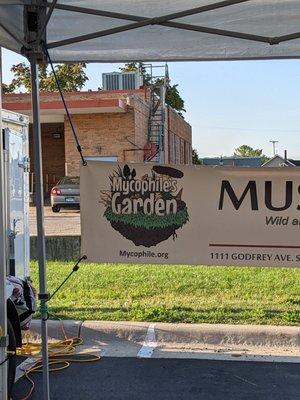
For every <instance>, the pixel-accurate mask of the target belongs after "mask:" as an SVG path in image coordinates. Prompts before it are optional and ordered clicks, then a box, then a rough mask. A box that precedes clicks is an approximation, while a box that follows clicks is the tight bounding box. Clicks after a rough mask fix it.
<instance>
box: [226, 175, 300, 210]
mask: <svg viewBox="0 0 300 400" xmlns="http://www.w3.org/2000/svg"><path fill="white" fill-rule="evenodd" d="M264 186H265V187H264V202H265V206H266V207H267V208H268V209H269V210H271V211H284V210H287V209H288V208H289V207H290V206H291V205H292V201H293V182H292V181H286V182H285V194H283V197H284V198H283V202H282V204H283V205H282V206H280V207H275V206H274V205H273V204H272V181H265V185H264ZM298 192H299V193H300V186H299V187H298ZM225 193H226V194H227V195H228V197H229V199H230V200H231V203H232V205H233V207H234V208H235V209H236V210H238V209H239V208H240V207H241V205H242V203H243V201H244V199H245V197H246V196H247V195H249V196H250V204H251V209H252V210H254V211H257V210H258V205H259V204H258V196H257V184H256V181H249V182H248V183H247V185H246V187H245V189H244V191H243V193H242V195H241V197H240V198H238V196H237V195H236V193H235V191H234V189H233V187H232V186H231V183H230V182H229V181H228V180H224V181H222V185H221V192H220V199H219V210H223V206H224V197H225ZM297 210H300V205H298V206H297Z"/></svg>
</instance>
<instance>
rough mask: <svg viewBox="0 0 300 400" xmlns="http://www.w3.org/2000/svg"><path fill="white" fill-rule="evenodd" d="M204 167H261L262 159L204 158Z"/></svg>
mask: <svg viewBox="0 0 300 400" xmlns="http://www.w3.org/2000/svg"><path fill="white" fill-rule="evenodd" d="M202 164H203V165H208V166H212V167H216V166H222V167H261V157H235V156H233V157H212V158H203V159H202Z"/></svg>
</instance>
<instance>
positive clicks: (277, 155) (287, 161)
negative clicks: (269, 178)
mask: <svg viewBox="0 0 300 400" xmlns="http://www.w3.org/2000/svg"><path fill="white" fill-rule="evenodd" d="M277 157H279V158H280V159H281V160H282V161H283V162H285V163H287V164H290V165H291V166H292V167H296V165H295V164H293V163H292V162H291V161H290V160H289V159H286V160H285V159H284V157H282V156H280V155H279V154H275V156H273V157H272V158H270V160H268V161H266V162H265V163H264V164H262V167H265V166H266V165H268V164H269V163H270V162H272V161H273V160H275V158H277Z"/></svg>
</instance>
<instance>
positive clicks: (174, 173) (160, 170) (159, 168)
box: [152, 165, 183, 179]
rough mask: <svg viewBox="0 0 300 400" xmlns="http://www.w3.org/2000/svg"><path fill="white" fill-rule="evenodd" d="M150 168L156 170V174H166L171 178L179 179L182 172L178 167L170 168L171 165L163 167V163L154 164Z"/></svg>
mask: <svg viewBox="0 0 300 400" xmlns="http://www.w3.org/2000/svg"><path fill="white" fill-rule="evenodd" d="M152 170H153V171H154V172H156V173H157V174H160V175H167V176H170V177H171V178H177V179H180V178H182V177H183V172H181V171H180V170H179V169H176V168H172V167H165V166H163V165H154V166H153V167H152Z"/></svg>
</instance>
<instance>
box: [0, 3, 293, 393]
mask: <svg viewBox="0 0 300 400" xmlns="http://www.w3.org/2000/svg"><path fill="white" fill-rule="evenodd" d="M0 46H2V47H5V48H7V49H10V50H13V51H15V52H17V53H20V54H23V55H25V56H26V57H27V58H28V59H29V61H30V63H31V69H32V106H33V131H34V151H35V169H36V188H37V193H36V200H37V219H38V248H39V271H40V294H41V296H40V299H41V302H42V306H45V304H46V302H47V286H46V274H45V271H46V269H45V242H44V225H43V219H44V216H43V191H42V165H41V130H40V117H39V95H38V93H39V89H38V78H37V64H38V62H40V61H45V60H46V57H45V54H44V53H45V51H46V48H47V50H48V52H49V55H50V57H51V59H52V61H53V62H126V61H187V60H197V61H205V60H250V59H280V58H300V1H299V0H224V1H217V0H185V1H180V0H164V1H162V0H151V1H150V0H114V1H112V0H84V1H80V0H78V1H75V0H53V1H52V2H47V1H44V0H19V1H18V0H0ZM0 136H1V135H0ZM1 140H2V139H1ZM1 140H0V141H1ZM0 145H1V143H0ZM0 161H1V157H0ZM1 171H2V169H1V165H0V172H1ZM0 181H1V180H0ZM0 200H1V199H0ZM0 206H1V201H0ZM0 208H1V207H0ZM0 211H1V210H0ZM0 216H1V213H0ZM0 228H1V225H0ZM2 232H3V231H2ZM2 232H0V234H1V233H2ZM0 236H1V235H0ZM0 245H1V243H0ZM0 250H1V249H0ZM0 254H1V251H0ZM0 268H4V265H0ZM1 276H3V274H2V275H1ZM1 285H2V283H1ZM2 286H3V285H2ZM0 292H1V293H3V292H4V287H1V288H0ZM0 299H1V298H0ZM2 303H4V304H0V307H1V309H0V314H1V315H2V316H3V315H5V302H3V297H2ZM42 318H43V321H42V340H43V359H44V370H43V373H44V399H45V400H48V399H49V378H48V363H47V321H46V311H43V309H42ZM0 322H2V321H0ZM2 355H3V354H2ZM0 362H1V358H0ZM3 376H4V375H2V377H3ZM2 383H3V382H2ZM0 386H1V382H0ZM0 393H1V387H0ZM3 393H5V391H2V394H3ZM3 398H4V396H3Z"/></svg>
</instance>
